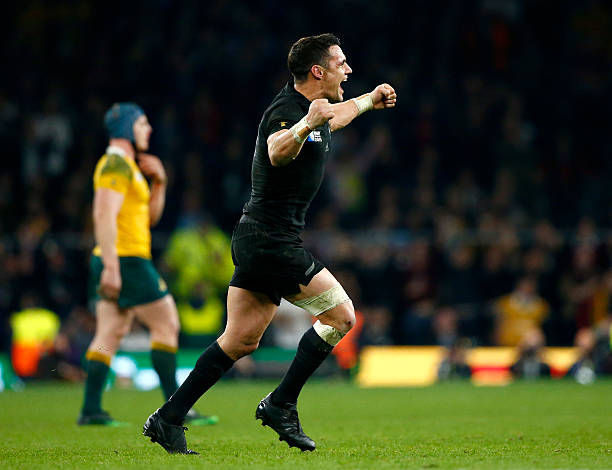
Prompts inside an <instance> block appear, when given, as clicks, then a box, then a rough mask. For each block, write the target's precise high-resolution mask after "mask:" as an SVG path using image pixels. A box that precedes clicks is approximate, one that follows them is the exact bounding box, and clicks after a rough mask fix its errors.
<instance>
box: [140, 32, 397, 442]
mask: <svg viewBox="0 0 612 470" xmlns="http://www.w3.org/2000/svg"><path fill="white" fill-rule="evenodd" d="M287 63H288V67H289V71H290V72H291V74H292V75H293V82H292V83H289V84H287V85H286V86H285V87H284V88H283V89H282V90H281V92H280V93H279V94H278V95H277V96H276V97H275V98H274V100H273V101H272V104H270V106H269V107H268V109H267V110H266V112H265V113H264V115H263V118H262V120H261V123H260V124H259V131H258V135H257V142H256V144H255V155H254V157H253V166H252V172H251V177H252V191H251V198H250V200H249V201H248V202H247V203H246V205H245V206H244V210H243V215H242V217H241V219H240V221H239V223H238V225H237V226H236V228H235V229H234V233H233V235H232V257H233V259H234V264H235V266H236V269H235V271H234V276H233V278H232V280H231V282H230V287H229V290H228V295H227V325H226V328H225V331H224V332H223V334H222V335H221V336H220V337H219V338H218V339H217V341H216V342H215V343H213V344H212V345H211V346H209V347H208V348H207V349H206V350H205V351H204V352H203V353H202V355H201V356H200V358H199V359H198V361H197V362H196V365H195V368H194V369H193V371H192V372H191V373H190V374H189V376H188V377H187V379H186V380H185V382H184V383H183V384H182V385H181V386H180V387H179V389H178V390H177V391H176V392H175V393H174V394H173V395H172V397H170V399H169V400H168V401H167V402H166V403H165V404H164V405H163V406H162V407H161V408H160V409H159V410H157V411H156V412H155V413H153V414H152V415H151V416H150V417H149V419H148V420H147V422H146V423H145V425H144V434H145V435H146V436H149V437H150V438H151V440H152V441H153V442H158V443H159V444H160V445H162V446H163V447H164V448H165V449H166V450H167V451H168V452H170V453H194V452H193V451H191V450H188V449H187V444H186V441H185V434H184V430H185V428H184V427H183V422H184V419H185V415H186V413H187V412H188V411H189V409H190V408H191V407H192V406H193V404H194V403H195V402H196V401H197V400H198V398H200V396H202V395H203V394H204V393H205V392H206V391H207V390H208V389H209V388H210V387H212V386H213V385H214V384H215V383H216V382H217V380H219V378H220V377H221V376H222V375H223V374H224V373H225V372H226V371H227V370H228V369H229V368H230V367H232V365H233V363H234V362H235V361H236V360H237V359H239V358H241V357H243V356H245V355H247V354H250V353H252V352H253V351H254V350H255V349H257V346H258V344H259V340H260V339H261V337H262V335H263V333H264V331H265V330H266V328H267V327H268V325H269V323H270V321H271V320H272V318H273V316H274V314H275V312H276V309H277V306H278V305H279V304H280V300H281V298H282V297H284V298H285V299H287V300H288V301H289V302H291V303H293V304H295V305H297V306H300V307H302V308H304V309H306V310H307V311H308V312H310V313H311V314H312V315H313V316H315V317H316V318H317V321H316V322H315V323H314V325H313V327H312V328H310V329H309V330H308V331H307V332H306V333H305V334H304V336H303V337H302V339H301V340H300V343H299V345H298V350H297V354H296V356H295V358H294V360H293V362H292V364H291V366H290V367H289V370H288V371H287V374H286V375H285V377H284V378H283V380H282V382H281V383H280V385H279V386H278V387H277V388H276V389H275V390H274V391H272V392H271V393H270V394H268V395H267V396H266V397H265V398H264V399H263V400H261V402H260V403H259V405H258V406H257V409H256V412H255V417H256V418H257V419H259V420H261V421H262V424H263V425H267V426H270V427H271V428H272V429H274V430H275V431H276V432H277V433H278V435H279V438H280V440H284V441H286V442H287V443H288V444H289V446H295V447H298V448H300V449H301V450H303V451H304V450H311V451H312V450H314V449H315V443H314V441H313V440H312V439H310V437H308V436H307V435H306V434H305V433H304V431H303V430H302V427H301V425H300V421H299V419H298V413H297V409H296V406H297V399H298V395H299V393H300V391H301V389H302V387H303V385H304V383H305V382H306V380H307V379H308V378H309V377H310V376H311V375H312V374H313V372H314V371H315V370H316V369H317V368H318V367H319V365H320V364H321V363H322V362H323V360H324V359H325V358H326V357H327V356H328V355H329V353H330V352H331V351H332V349H333V348H334V346H335V345H336V344H338V342H339V341H340V340H341V339H342V337H343V336H344V335H345V334H346V333H347V332H348V331H349V330H350V329H351V327H352V326H353V324H354V322H355V312H354V310H353V304H352V303H351V300H350V299H349V297H348V295H347V294H346V292H345V291H344V289H343V288H342V286H341V285H340V284H339V283H338V281H337V280H336V279H335V278H334V276H333V275H332V274H331V273H330V272H329V271H328V270H327V269H326V268H325V267H324V266H323V264H321V262H320V261H319V260H317V259H316V258H314V257H313V256H312V255H311V254H310V253H309V252H308V251H307V250H305V249H304V247H303V246H302V241H301V240H300V238H299V234H300V231H301V230H302V229H303V228H304V217H305V215H306V211H307V210H308V206H309V205H310V202H311V201H312V199H313V198H314V196H315V195H316V193H317V191H318V189H319V186H320V185H321V182H322V180H323V174H324V170H325V162H326V160H327V156H328V155H329V151H330V148H331V134H332V132H334V131H337V130H339V129H341V128H343V127H344V126H346V125H347V124H349V123H350V122H351V121H352V120H353V119H355V118H356V117H357V116H359V115H360V114H362V113H364V112H366V111H368V110H371V109H385V108H392V107H394V106H395V101H396V94H395V91H394V90H393V88H392V87H391V86H390V85H387V84H382V85H379V86H377V87H376V88H375V89H374V90H373V91H372V92H370V93H366V94H364V95H361V96H359V97H357V98H353V99H351V100H348V101H343V94H344V90H343V89H342V82H344V81H346V80H347V79H348V76H349V74H350V73H352V70H351V68H350V67H349V65H348V63H347V61H346V57H345V56H344V53H343V52H342V49H341V48H340V41H339V40H338V39H337V38H336V37H335V36H334V35H332V34H321V35H319V36H310V37H305V38H302V39H300V40H298V41H297V42H296V43H295V44H293V46H292V47H291V50H290V51H289V56H288V59H287Z"/></svg>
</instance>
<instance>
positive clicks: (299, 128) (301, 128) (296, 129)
mask: <svg viewBox="0 0 612 470" xmlns="http://www.w3.org/2000/svg"><path fill="white" fill-rule="evenodd" d="M306 130H307V131H308V132H305V131H306ZM310 131H312V129H311V128H310V126H309V125H308V121H307V120H306V116H304V117H303V118H302V119H300V120H299V121H298V122H297V123H296V124H295V125H293V126H292V127H291V133H292V134H293V139H294V140H295V141H296V142H297V143H298V144H303V143H304V142H305V141H306V139H307V138H308V135H309V134H310ZM300 135H304V137H300Z"/></svg>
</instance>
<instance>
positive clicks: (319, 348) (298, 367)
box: [271, 328, 334, 406]
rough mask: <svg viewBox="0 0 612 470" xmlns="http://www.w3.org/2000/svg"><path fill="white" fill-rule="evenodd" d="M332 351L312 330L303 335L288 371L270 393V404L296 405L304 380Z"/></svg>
mask: <svg viewBox="0 0 612 470" xmlns="http://www.w3.org/2000/svg"><path fill="white" fill-rule="evenodd" d="M332 349H334V347H333V346H332V345H331V344H329V343H327V342H325V341H323V339H321V337H320V336H319V335H318V334H317V332H316V331H315V330H314V328H310V329H309V330H308V331H307V332H306V333H304V336H302V339H301V340H300V344H299V345H298V350H297V353H296V355H295V358H294V359H293V362H292V363H291V366H290V367H289V370H288V371H287V373H286V374H285V377H283V380H282V382H281V383H280V385H279V386H278V387H276V390H274V392H272V397H271V398H272V403H273V404H274V405H276V406H283V405H287V404H296V403H297V399H298V395H299V394H300V391H301V390H302V387H303V386H304V384H305V383H306V380H308V378H309V377H310V376H311V375H312V374H313V373H314V371H315V370H317V369H318V367H319V366H320V365H321V363H322V362H323V361H324V360H325V358H326V357H327V356H329V353H330V352H331V351H332Z"/></svg>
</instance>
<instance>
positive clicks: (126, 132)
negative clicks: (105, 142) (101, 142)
mask: <svg viewBox="0 0 612 470" xmlns="http://www.w3.org/2000/svg"><path fill="white" fill-rule="evenodd" d="M143 114H144V111H143V110H142V108H141V107H140V106H138V105H137V104H136V103H115V104H113V105H112V106H111V108H110V109H109V110H108V111H107V112H106V114H105V115H104V125H105V126H106V130H107V131H108V136H109V137H110V138H111V139H120V138H122V139H128V140H129V141H130V142H132V143H133V142H134V123H135V122H136V119H138V118H139V117H140V116H142V115H143Z"/></svg>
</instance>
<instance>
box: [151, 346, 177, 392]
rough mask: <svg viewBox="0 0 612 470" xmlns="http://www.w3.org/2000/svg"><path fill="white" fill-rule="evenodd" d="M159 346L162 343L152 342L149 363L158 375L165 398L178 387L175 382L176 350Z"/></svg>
mask: <svg viewBox="0 0 612 470" xmlns="http://www.w3.org/2000/svg"><path fill="white" fill-rule="evenodd" d="M161 346H163V345H159V344H157V343H155V344H153V346H152V348H151V363H152V364H153V369H155V372H157V375H159V382H160V384H161V388H162V391H163V392H164V397H165V398H166V400H167V399H169V398H170V396H171V395H172V394H173V393H174V392H176V389H177V388H178V384H177V383H176V352H172V351H171V350H170V348H166V349H167V350H163V349H161Z"/></svg>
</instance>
